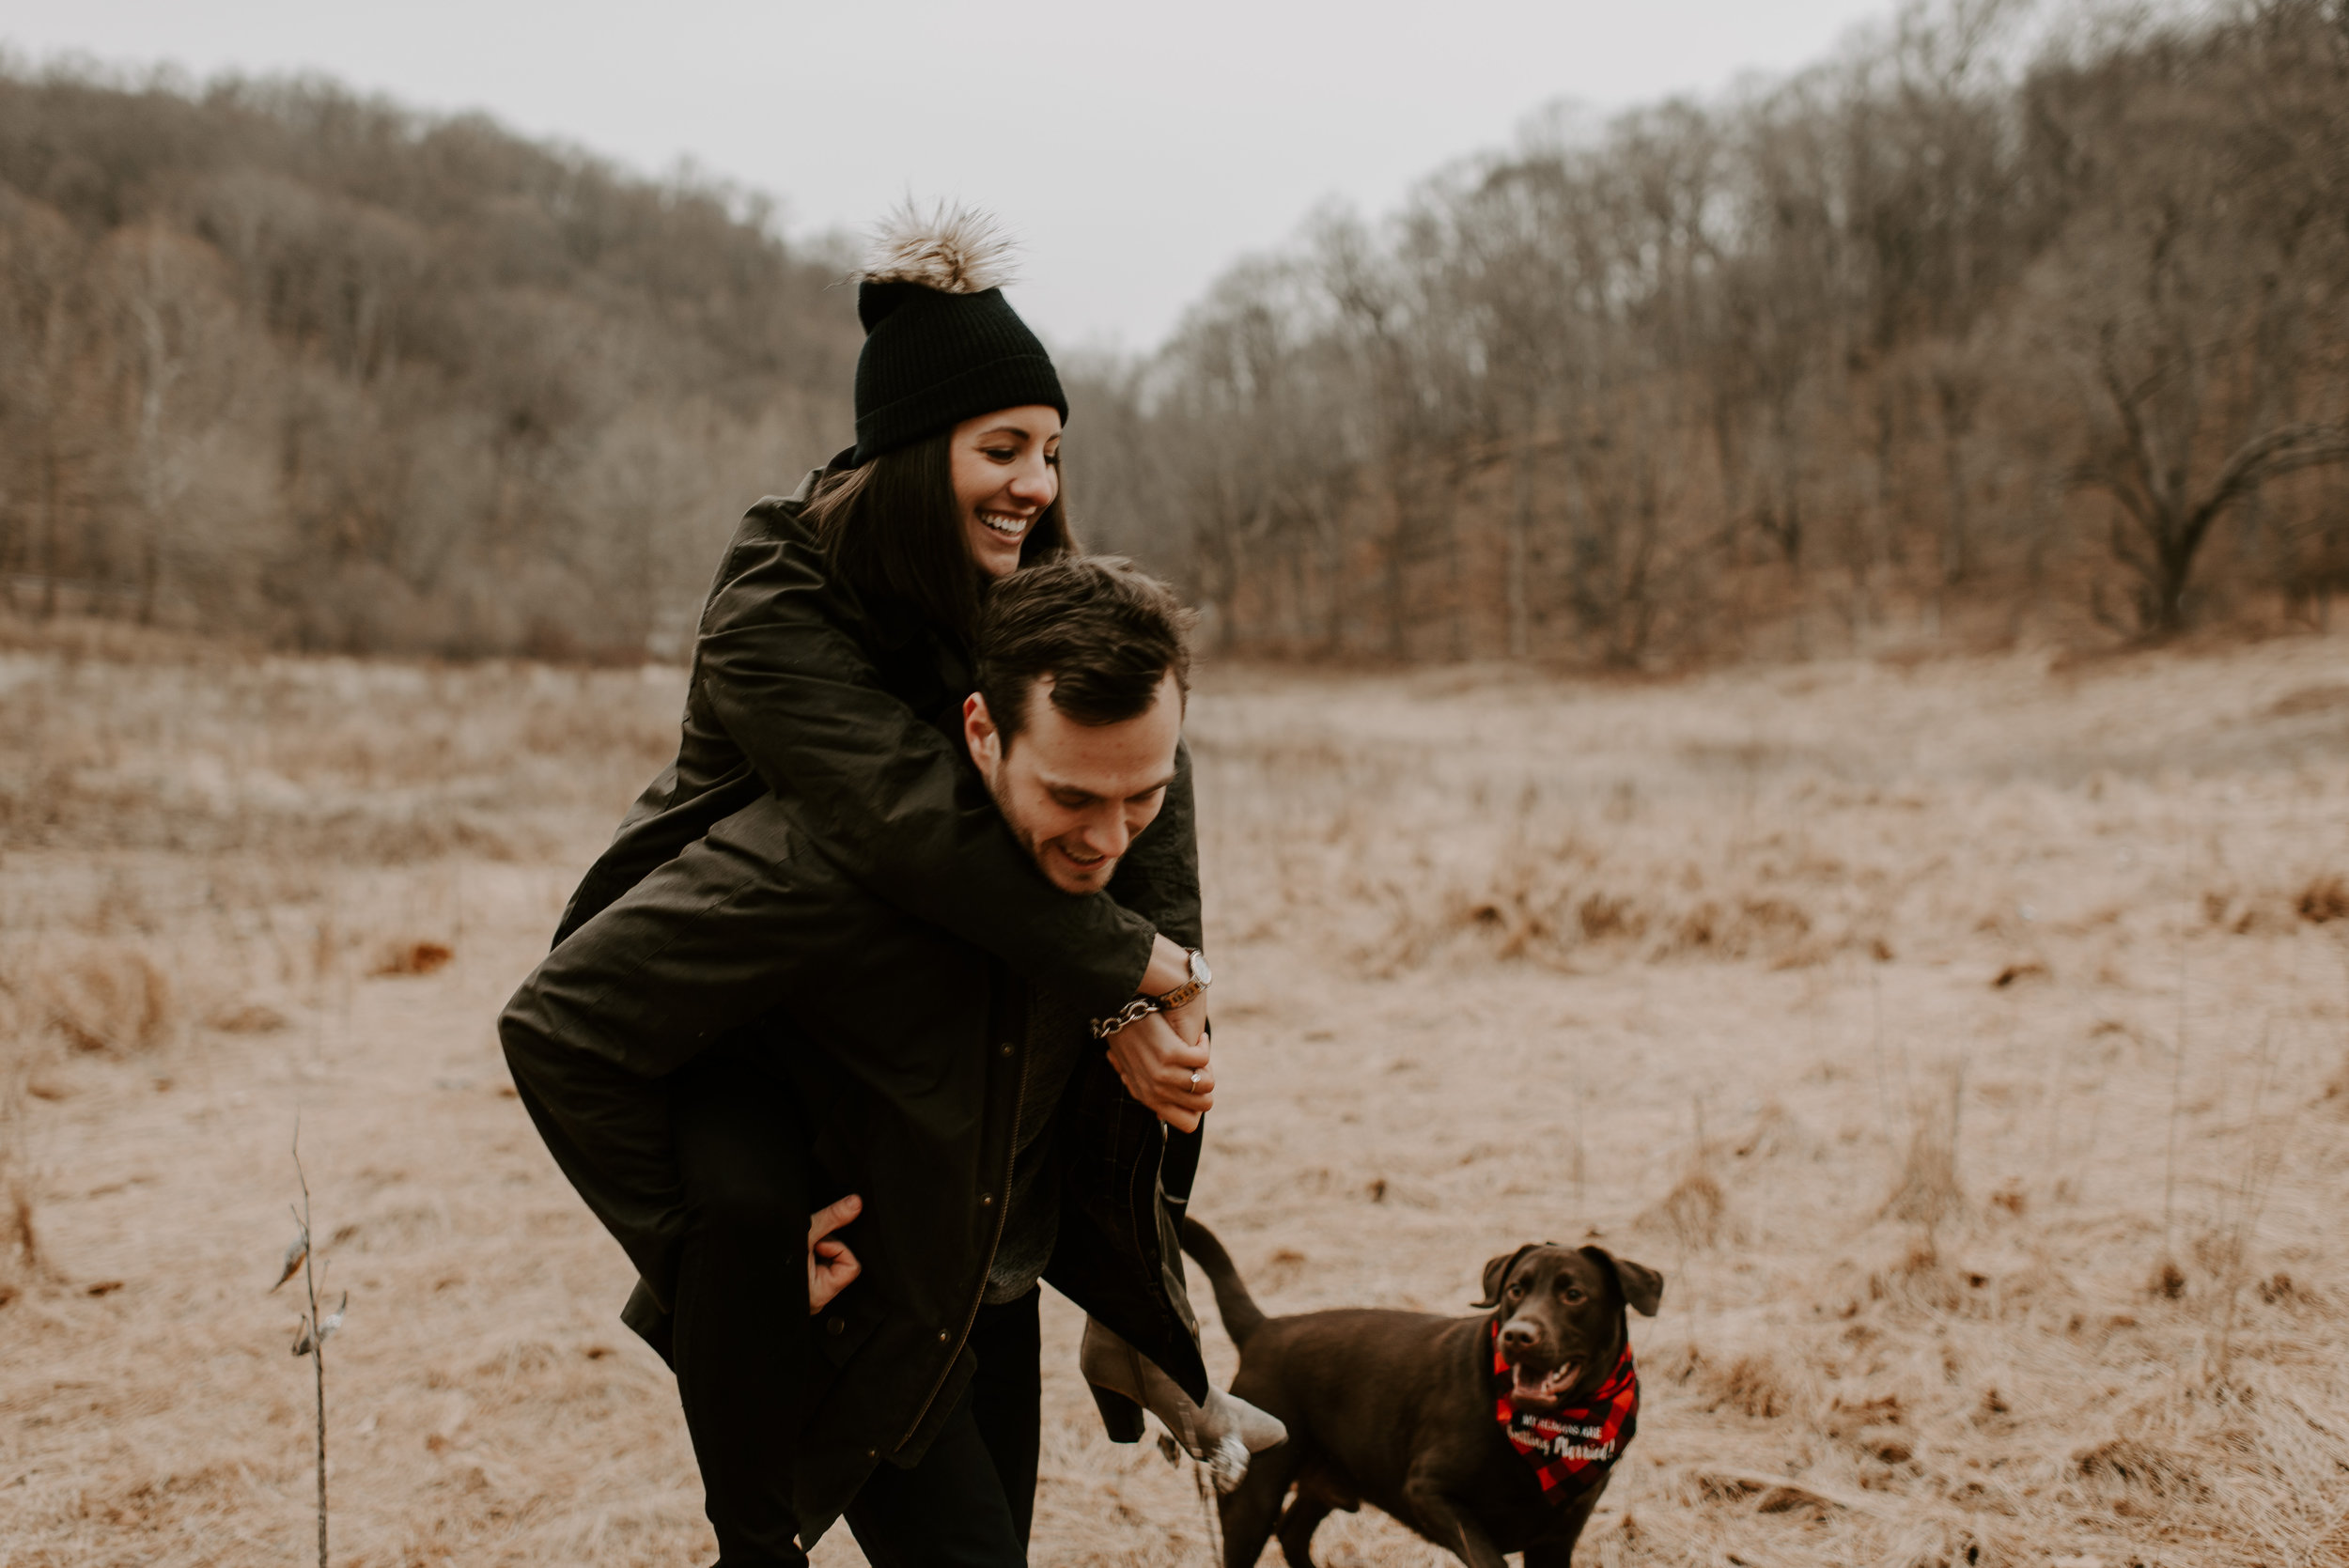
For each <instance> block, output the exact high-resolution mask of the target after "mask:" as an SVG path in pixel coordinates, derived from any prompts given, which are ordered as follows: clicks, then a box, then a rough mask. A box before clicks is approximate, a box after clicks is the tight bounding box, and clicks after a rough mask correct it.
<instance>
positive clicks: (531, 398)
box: [0, 74, 860, 658]
mask: <svg viewBox="0 0 2349 1568" xmlns="http://www.w3.org/2000/svg"><path fill="white" fill-rule="evenodd" d="M772 226H773V225H771V224H770V221H769V214H768V213H767V212H766V211H765V210H763V209H761V208H760V207H759V206H758V205H757V204H756V203H755V202H753V201H749V200H745V199H744V198H742V197H740V196H739V195H737V194H733V193H730V192H728V191H726V190H724V189H723V188H721V187H718V186H715V185H713V184H709V183H707V182H699V181H696V180H693V179H676V180H670V181H666V182H655V181H648V180H645V179H633V178H630V177H628V176H626V175H624V174H622V173H620V172H618V171H616V170H614V168H612V167H610V166H609V165H607V164H605V163H601V162H599V161H598V160H596V159H594V158H592V157H588V156H585V155H583V154H580V153H576V152H569V151H564V150H560V149H552V148H549V147H542V146H537V145H534V144H532V143H529V142H526V141H523V140H521V139H519V138H517V137H515V136H513V135H511V134H509V133H507V132H504V131H502V130H500V129H499V128H497V127H496V126H495V125H493V124H491V123H490V122H489V121H488V120H486V119H482V118H478V117H456V118H434V117H428V116H418V115H414V114H411V113H408V112H405V111H402V110H400V109H398V108H397V107H394V106H391V105H388V104H385V103H382V102H379V101H367V100H364V99H361V98H358V97H354V96H353V95H351V94H350V93H348V92H346V91H344V90H342V89H339V88H337V87H334V86H333V85H325V84H319V83H309V82H293V83H288V82H270V83H233V82H232V83H223V84H218V85H212V86H210V87H209V88H206V89H200V90H199V89H194V88H191V87H188V86H185V85H179V84H174V83H169V82H156V83H148V84H144V85H124V84H109V83H107V82H103V81H99V80H93V79H91V78H89V77H87V76H86V75H84V76H76V75H71V74H48V75H23V74H19V75H15V76H7V75H0V584H4V585H5V600H4V602H5V603H6V605H7V606H8V607H9V608H11V609H13V610H14V611H15V612H16V613H19V614H24V615H44V614H54V613H58V612H60V611H73V612H80V613H99V614H108V615H121V616H126V617H135V618H138V619H141V620H156V621H163V622H168V623H176V624H183V625H196V626H219V627H228V628H233V629H237V630H239V631H241V632H244V633H248V634H256V635H258V636H260V637H262V638H265V639H267V640H268V641H271V642H272V643H277V644H291V645H299V646H306V647H317V648H334V649H349V650H353V651H373V650H396V651H411V652H436V653H443V654H456V655H470V654H483V653H506V652H513V653H532V654H538V655H544V656H552V657H599V656H613V655H620V656H625V657H630V658H641V657H643V656H644V654H645V652H646V649H647V648H651V649H653V650H656V651H674V650H676V649H677V648H679V647H681V645H682V640H683V638H684V637H685V635H686V634H687V633H688V632H689V631H690V628H691V616H692V611H693V608H694V605H695V603H696V601H697V598H698V595H699V593H700V590H701V589H702V588H703V586H704V585H706V583H707V582H708V575H709V572H710V570H711V568H712V567H713V565H714V563H715V561H716V557H717V553H718V551H719V549H720V548H721V546H722V544H723V539H724V537H725V535H726V532H727V530H728V529H729V528H730V526H731V524H732V520H733V516H732V514H734V513H735V512H737V511H738V510H739V506H740V505H741V504H742V503H743V502H745V501H746V500H748V499H751V498H754V497H755V496H756V495H757V494H758V493H759V491H760V489H761V487H762V486H765V485H770V484H772V483H774V482H775V481H776V480H777V479H778V478H780V479H782V480H783V482H785V483H786V484H787V483H788V482H790V480H791V479H792V478H795V477H796V472H797V470H798V469H799V468H801V467H804V466H805V465H807V464H809V463H812V462H816V461H820V460H821V458H823V457H824V456H825V455H827V453H828V452H829V450H830V448H829V447H828V446H827V445H826V444H825V443H826V442H838V441H840V440H843V439H845V434H844V433H845V432H846V431H847V430H848V427H849V416H848V407H847V396H846V394H847V388H848V382H849V376H850V372H851V367H852V366H853V365H854V363H855V354H856V350H857V346H858V344H859V342H860V333H859V329H858V327H857V323H856V317H855V311H854V306H853V301H852V299H851V298H849V296H848V291H846V290H838V289H832V290H831V291H830V292H828V291H827V290H828V289H830V287H831V286H832V284H834V283H836V282H837V280H838V279H839V278H840V276H841V275H842V273H843V272H844V270H845V267H846V262H845V260H844V259H843V258H841V257H840V256H834V255H830V254H816V255H808V254H802V253H801V252H799V251H797V250H794V249H793V248H791V247H788V246H786V244H784V243H783V242H782V241H780V240H778V239H777V238H775V236H774V234H773V233H772Z"/></svg>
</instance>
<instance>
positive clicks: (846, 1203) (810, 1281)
mask: <svg viewBox="0 0 2349 1568" xmlns="http://www.w3.org/2000/svg"><path fill="white" fill-rule="evenodd" d="M863 1212H864V1200H863V1199H862V1198H860V1197H858V1196H857V1195H856V1194H855V1193H853V1192H851V1193H849V1194H848V1196H847V1197H846V1198H843V1199H841V1200H840V1201H839V1202H838V1203H830V1204H827V1205H826V1206H824V1207H823V1208H820V1209H817V1211H816V1212H815V1213H814V1214H811V1215H809V1216H808V1218H807V1312H808V1315H809V1316H810V1317H813V1316H815V1315H816V1314H817V1312H822V1311H823V1310H824V1309H825V1308H826V1307H828V1306H830V1305H831V1304H832V1297H833V1296H838V1295H839V1294H840V1293H841V1292H842V1291H844V1290H847V1289H848V1286H849V1285H850V1283H852V1282H853V1281H855V1279H856V1277H857V1276H858V1275H860V1274H862V1273H863V1272H864V1265H863V1264H861V1263H859V1262H857V1261H856V1254H855V1253H854V1252H851V1251H849V1250H848V1243H847V1242H845V1241H832V1240H828V1239H826V1238H827V1237H829V1236H830V1235H831V1234H832V1232H834V1231H836V1230H838V1229H840V1227H841V1226H843V1225H846V1224H847V1223H848V1221H849V1220H851V1219H855V1218H856V1217H857V1216H858V1215H860V1214H863Z"/></svg>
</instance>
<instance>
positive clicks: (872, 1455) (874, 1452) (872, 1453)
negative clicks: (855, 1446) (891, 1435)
mask: <svg viewBox="0 0 2349 1568" xmlns="http://www.w3.org/2000/svg"><path fill="white" fill-rule="evenodd" d="M864 1457H865V1458H867V1459H879V1457H880V1450H879V1449H866V1450H865V1451H864Z"/></svg>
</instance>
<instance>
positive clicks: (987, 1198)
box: [979, 1192, 995, 1209]
mask: <svg viewBox="0 0 2349 1568" xmlns="http://www.w3.org/2000/svg"><path fill="white" fill-rule="evenodd" d="M994 1206H995V1194H993V1193H992V1192H982V1193H980V1194H979V1207H981V1208H983V1209H991V1208H993V1207H994Z"/></svg>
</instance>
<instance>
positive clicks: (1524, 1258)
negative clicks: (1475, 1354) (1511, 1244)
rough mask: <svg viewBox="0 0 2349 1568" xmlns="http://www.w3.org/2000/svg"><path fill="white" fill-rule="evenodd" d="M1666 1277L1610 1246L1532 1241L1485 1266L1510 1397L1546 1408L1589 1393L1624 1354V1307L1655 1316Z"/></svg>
mask: <svg viewBox="0 0 2349 1568" xmlns="http://www.w3.org/2000/svg"><path fill="white" fill-rule="evenodd" d="M1663 1296H1664V1277H1663V1276H1662V1275H1661V1274H1658V1273H1657V1272H1656V1270H1654V1269H1652V1268H1649V1267H1647V1266H1646V1265H1643V1264H1636V1263H1633V1262H1631V1261H1630V1260H1629V1259H1627V1258H1619V1257H1616V1256H1615V1255H1614V1254H1613V1253H1612V1252H1610V1251H1608V1250H1607V1249H1606V1248H1604V1247H1559V1246H1555V1245H1553V1244H1551V1243H1549V1242H1532V1243H1529V1244H1528V1245H1526V1246H1523V1247H1520V1248H1518V1249H1517V1250H1516V1251H1514V1252H1504V1253H1503V1254H1501V1256H1500V1257H1497V1258H1495V1259H1493V1261H1492V1262H1490V1263H1488V1264H1486V1265H1485V1298H1484V1299H1483V1300H1482V1301H1479V1302H1477V1303H1476V1305H1478V1306H1479V1307H1489V1308H1491V1309H1492V1310H1493V1321H1494V1322H1495V1323H1497V1324H1499V1325H1500V1327H1501V1332H1500V1346H1501V1360H1502V1362H1503V1363H1504V1364H1506V1365H1507V1367H1508V1368H1509V1372H1510V1376H1511V1379H1512V1383H1511V1387H1510V1389H1509V1398H1510V1400H1511V1402H1512V1403H1513V1404H1516V1405H1520V1406H1523V1407H1525V1408H1527V1409H1533V1410H1548V1409H1554V1408H1555V1407H1556V1406H1558V1405H1562V1404H1565V1403H1567V1402H1568V1401H1569V1400H1571V1399H1572V1398H1573V1397H1574V1396H1576V1395H1578V1394H1583V1393H1588V1392H1590V1391H1591V1390H1593V1389H1596V1388H1597V1387H1598V1385H1599V1384H1600V1383H1601V1382H1603V1381H1605V1380H1606V1377H1607V1375H1608V1374H1610V1373H1611V1372H1612V1371H1614V1370H1615V1362H1616V1359H1617V1358H1620V1357H1621V1356H1622V1354H1623V1346H1624V1340H1625V1336H1626V1332H1627V1329H1626V1326H1625V1320H1624V1309H1625V1308H1626V1307H1628V1308H1629V1309H1630V1310H1631V1311H1633V1312H1638V1313H1639V1314H1640V1315H1641V1316H1642V1317H1654V1316H1655V1315H1656V1307H1657V1302H1659V1301H1661V1300H1662V1299H1663Z"/></svg>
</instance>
